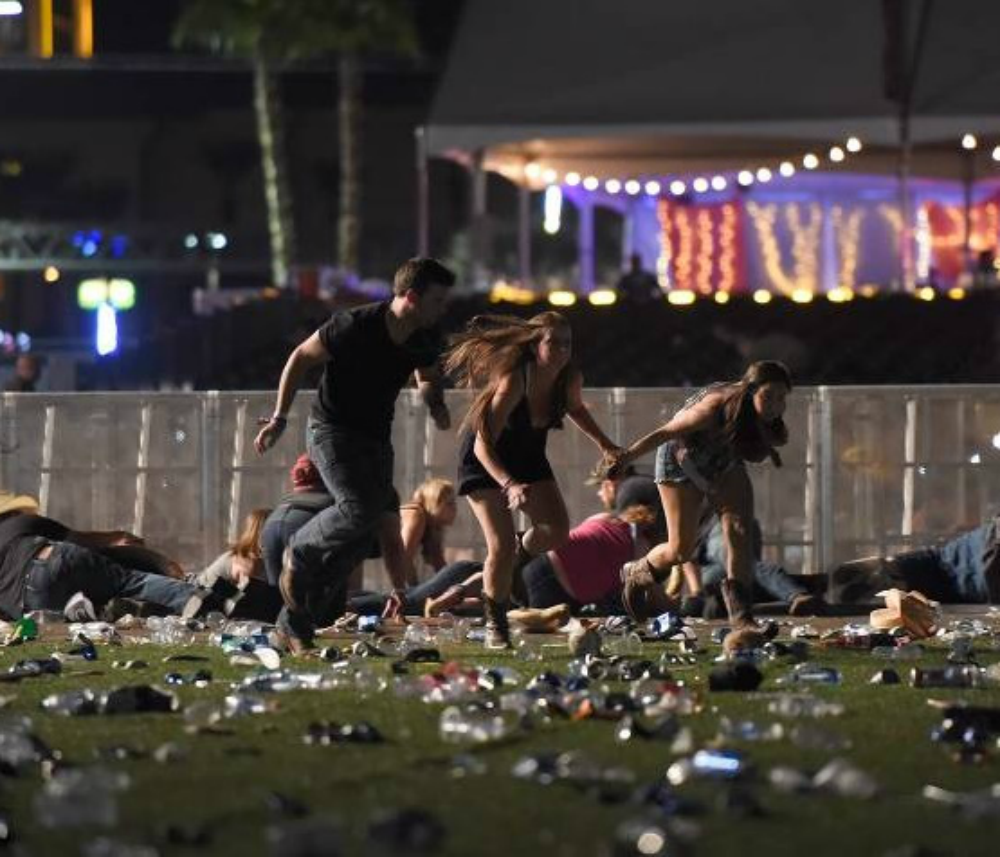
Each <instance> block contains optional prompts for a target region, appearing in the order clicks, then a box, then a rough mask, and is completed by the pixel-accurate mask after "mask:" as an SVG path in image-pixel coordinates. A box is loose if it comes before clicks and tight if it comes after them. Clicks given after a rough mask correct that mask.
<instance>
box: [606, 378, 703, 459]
mask: <svg viewBox="0 0 1000 857" xmlns="http://www.w3.org/2000/svg"><path fill="white" fill-rule="evenodd" d="M721 405H722V397H721V396H720V395H718V394H711V395H708V396H705V398H704V399H702V400H701V401H700V402H698V403H697V404H696V405H692V406H691V407H690V408H686V409H685V410H683V411H681V412H680V413H679V414H677V415H676V416H674V418H673V419H672V420H670V422H668V423H667V424H666V425H663V426H660V428H658V429H656V431H652V432H650V433H649V434H647V435H645V436H644V437H641V438H639V440H637V441H636V442H635V443H633V444H632V445H631V446H629V447H628V448H627V449H626V450H625V454H624V455H623V456H622V457H621V459H620V464H622V465H624V464H627V463H628V462H630V461H634V460H635V459H637V458H641V457H642V456H643V455H645V454H646V453H647V452H649V451H650V450H653V449H656V447H658V446H660V445H661V444H664V443H666V442H667V441H668V440H676V439H678V438H681V437H684V436H685V435H689V434H693V433H694V432H697V431H702V430H704V429H707V428H710V427H711V426H712V425H713V424H714V423H715V421H716V414H717V413H718V409H719V407H721Z"/></svg>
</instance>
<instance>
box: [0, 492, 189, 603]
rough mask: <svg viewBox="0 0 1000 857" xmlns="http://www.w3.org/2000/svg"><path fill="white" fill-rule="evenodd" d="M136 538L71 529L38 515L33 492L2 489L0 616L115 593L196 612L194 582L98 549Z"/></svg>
mask: <svg viewBox="0 0 1000 857" xmlns="http://www.w3.org/2000/svg"><path fill="white" fill-rule="evenodd" d="M137 541H138V539H136V537H135V536H133V535H131V534H130V533H126V532H123V531H120V530H115V531H111V532H76V531H73V530H71V529H70V528H69V527H67V526H66V525H65V524H62V523H60V522H59V521H55V520H53V519H52V518H46V517H44V516H42V515H39V514H38V502H37V501H36V500H35V499H34V498H33V497H28V496H26V495H23V494H22V495H14V494H11V493H9V492H6V491H0V616H2V617H3V618H5V619H18V618H20V617H21V616H22V615H23V614H24V613H25V612H29V611H32V610H63V609H64V608H65V607H66V605H67V603H68V602H69V601H70V599H71V598H72V597H73V596H74V595H75V594H76V593H83V596H84V597H85V599H87V600H88V601H89V603H90V604H91V605H92V607H93V608H94V609H97V610H99V609H100V608H101V607H103V606H104V605H105V604H107V603H108V602H109V601H111V599H113V598H131V599H135V600H137V601H145V602H148V603H150V604H154V605H157V606H159V607H161V608H163V609H165V610H168V611H169V612H171V613H177V614H181V615H186V616H193V615H194V614H195V613H197V612H198V611H199V610H200V609H201V608H202V606H203V603H204V595H203V593H201V592H200V590H199V589H198V587H196V586H192V585H190V584H188V583H184V582H182V581H179V580H175V579H173V578H170V577H164V576H162V575H159V574H147V573H145V572H142V571H136V570H134V569H131V568H125V567H124V566H121V565H118V564H117V563H115V562H112V561H111V560H110V559H108V558H107V557H105V556H102V555H101V554H100V553H99V552H98V551H99V550H101V549H103V548H108V547H112V546H115V545H124V544H135V543H136V542H137ZM87 618H94V616H93V615H90V616H87Z"/></svg>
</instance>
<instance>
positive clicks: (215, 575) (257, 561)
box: [192, 509, 271, 589]
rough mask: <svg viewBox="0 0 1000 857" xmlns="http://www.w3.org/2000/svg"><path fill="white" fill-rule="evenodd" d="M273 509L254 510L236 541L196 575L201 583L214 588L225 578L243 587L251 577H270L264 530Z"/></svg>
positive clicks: (199, 583)
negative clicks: (265, 570) (265, 559)
mask: <svg viewBox="0 0 1000 857" xmlns="http://www.w3.org/2000/svg"><path fill="white" fill-rule="evenodd" d="M270 514H271V510H270V509H253V510H252V511H251V512H250V514H249V515H247V516H246V519H245V520H244V522H243V529H242V530H241V531H240V534H239V536H237V538H236V541H235V542H233V543H232V544H231V545H229V546H228V547H227V548H226V549H225V550H224V551H223V552H222V553H221V554H219V556H217V557H216V558H215V559H214V560H213V561H212V563H211V565H209V566H208V567H207V568H206V569H205V570H204V571H200V572H198V573H197V574H196V575H194V578H193V581H192V582H194V583H197V584H198V585H200V586H206V587H211V586H213V585H215V582H216V581H217V580H225V581H226V582H228V583H231V584H233V586H236V587H237V588H239V589H243V588H245V587H246V585H247V584H248V583H249V582H250V580H251V579H257V580H261V581H266V580H267V575H266V574H265V572H264V551H263V548H262V546H261V533H262V532H263V530H264V522H265V521H266V520H267V517H268V515H270Z"/></svg>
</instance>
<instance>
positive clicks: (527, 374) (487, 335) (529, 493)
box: [446, 312, 620, 648]
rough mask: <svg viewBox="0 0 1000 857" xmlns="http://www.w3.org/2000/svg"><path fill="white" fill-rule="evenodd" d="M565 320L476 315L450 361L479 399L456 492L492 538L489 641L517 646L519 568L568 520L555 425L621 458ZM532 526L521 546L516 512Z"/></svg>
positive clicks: (563, 530) (468, 425) (486, 588)
mask: <svg viewBox="0 0 1000 857" xmlns="http://www.w3.org/2000/svg"><path fill="white" fill-rule="evenodd" d="M572 349H573V334H572V330H571V329H570V326H569V323H568V322H567V321H566V319H565V318H564V317H563V316H561V315H559V313H555V312H544V313H541V314H540V315H536V316H534V317H533V318H531V319H529V320H528V321H525V320H523V319H520V318H515V317H513V316H477V317H476V318H474V319H473V320H472V321H471V322H470V323H469V326H468V328H467V330H466V331H465V333H463V334H461V335H460V336H459V337H458V339H457V341H456V344H455V346H454V347H453V348H452V350H451V352H450V353H449V355H448V360H447V363H446V366H447V369H448V371H450V372H452V373H455V374H456V375H458V377H459V380H460V382H461V383H463V384H464V385H465V386H469V387H475V388H478V393H477V394H476V397H475V399H474V400H473V403H472V406H471V408H470V409H469V414H468V416H467V417H466V419H465V423H464V427H465V434H464V436H463V438H462V447H461V455H460V462H459V493H460V494H462V495H463V496H465V497H467V498H468V500H469V503H470V505H471V506H472V511H473V514H475V516H476V519H477V520H478V521H479V525H480V526H481V527H482V530H483V536H484V537H485V539H486V562H485V564H484V569H483V571H484V582H483V603H484V606H485V611H486V626H487V637H486V645H487V646H488V647H491V648H501V647H506V646H509V645H510V632H509V629H508V627H507V603H508V600H509V598H510V591H511V583H512V579H513V575H514V570H515V564H516V563H517V562H518V560H519V559H520V561H521V564H522V565H523V564H524V562H526V561H527V560H528V559H530V558H531V557H532V556H536V555H538V554H541V553H544V552H545V551H548V550H551V549H553V548H555V547H558V546H559V545H560V544H562V543H563V542H564V541H565V540H566V538H567V536H568V534H569V515H568V513H567V512H566V504H565V502H564V501H563V498H562V494H561V493H560V491H559V486H558V485H557V484H556V481H555V477H554V476H553V473H552V468H551V467H550V466H549V462H548V459H547V458H546V456H545V442H546V438H547V436H548V432H549V430H550V429H553V428H559V427H561V425H562V419H563V417H564V416H568V417H569V418H570V419H571V420H572V421H573V422H574V423H576V425H577V426H578V427H579V428H580V430H581V431H582V432H583V433H584V434H585V435H587V437H589V438H590V439H591V440H592V441H593V442H594V443H595V444H597V446H598V447H599V448H600V449H601V452H602V453H603V454H604V456H605V457H608V458H610V457H612V456H614V455H616V454H618V453H619V452H620V450H619V449H618V447H617V446H616V445H615V444H614V443H613V442H612V441H611V440H610V439H609V438H608V437H607V435H605V434H604V432H603V431H601V429H600V427H599V426H598V425H597V423H596V422H595V420H594V418H593V417H592V416H591V414H590V411H589V410H588V409H587V406H586V405H585V404H584V402H583V396H582V390H583V378H582V376H581V375H580V372H579V371H578V370H577V369H576V367H575V366H573V364H572V363H571V362H570V357H571V354H572ZM517 510H521V511H523V512H524V513H525V514H526V515H527V516H528V517H529V518H530V519H531V528H530V529H529V530H528V531H527V532H526V533H524V535H523V536H522V537H521V539H520V540H518V538H517V535H516V533H515V529H514V512H515V511H517Z"/></svg>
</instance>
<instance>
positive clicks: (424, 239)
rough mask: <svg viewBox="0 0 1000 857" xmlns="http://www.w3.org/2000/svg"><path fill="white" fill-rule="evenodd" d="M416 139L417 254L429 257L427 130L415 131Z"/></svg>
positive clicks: (429, 190)
mask: <svg viewBox="0 0 1000 857" xmlns="http://www.w3.org/2000/svg"><path fill="white" fill-rule="evenodd" d="M416 137H417V254H418V255H420V256H429V255H430V251H431V250H430V248H431V240H430V233H431V224H430V201H431V187H430V175H429V164H428V162H427V129H426V128H425V127H424V126H423V125H421V126H419V127H418V128H417V129H416Z"/></svg>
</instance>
